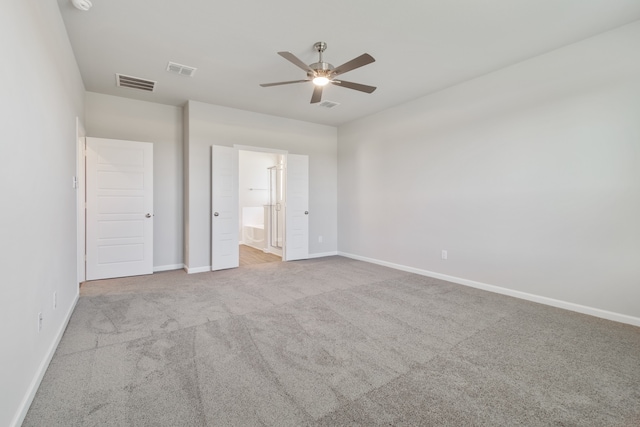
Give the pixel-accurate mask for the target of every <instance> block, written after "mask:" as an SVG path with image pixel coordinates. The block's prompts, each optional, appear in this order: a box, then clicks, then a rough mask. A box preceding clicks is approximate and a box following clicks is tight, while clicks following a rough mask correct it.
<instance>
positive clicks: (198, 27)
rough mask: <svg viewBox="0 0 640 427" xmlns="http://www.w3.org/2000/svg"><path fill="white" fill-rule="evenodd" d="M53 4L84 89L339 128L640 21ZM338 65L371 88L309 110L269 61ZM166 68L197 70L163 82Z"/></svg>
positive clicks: (587, 13)
mask: <svg viewBox="0 0 640 427" xmlns="http://www.w3.org/2000/svg"><path fill="white" fill-rule="evenodd" d="M92 2H93V8H92V9H91V10H89V11H88V12H82V11H79V10H77V9H75V8H74V7H73V6H72V5H71V3H70V1H69V0H58V3H59V6H60V10H61V12H62V17H63V19H64V22H65V25H66V27H67V31H68V33H69V38H70V40H71V44H72V46H73V49H74V52H75V55H76V58H77V60H78V64H79V67H80V72H81V73H82V78H83V80H84V84H85V87H86V89H87V90H88V91H92V92H98V93H104V94H110V95H116V96H121V97H126V98H133V99H139V100H145V101H151V102H157V103H162V104H170V105H182V104H184V102H185V101H186V100H189V99H191V100H196V101H201V102H206V103H210V104H217V105H223V106H227V107H233V108H240V109H243V110H249V111H255V112H260V113H265V114H271V115H276V116H282V117H288V118H292V119H298V120H304V121H309V122H314V123H321V124H327V125H333V126H339V125H341V124H343V123H346V122H349V121H352V120H354V119H357V118H359V117H363V116H366V115H369V114H372V113H375V112H378V111H381V110H384V109H386V108H389V107H391V106H394V105H397V104H400V103H403V102H406V101H408V100H411V99H414V98H418V97H420V96H423V95H426V94H429V93H432V92H435V91H438V90H441V89H443V88H446V87H448V86H451V85H454V84H457V83H460V82H462V81H465V80H469V79H472V78H474V77H477V76H480V75H482V74H485V73H488V72H491V71H494V70H497V69H500V68H503V67H506V66H509V65H510V64H514V63H517V62H520V61H522V60H525V59H527V58H531V57H533V56H537V55H540V54H543V53H545V52H549V51H551V50H554V49H557V48H559V47H562V46H565V45H567V44H570V43H573V42H576V41H579V40H582V39H584V38H587V37H590V36H593V35H596V34H598V33H601V32H604V31H607V30H610V29H613V28H615V27H618V26H621V25H624V24H627V23H630V22H632V21H635V20H638V19H640V1H638V0H446V1H445V0H398V1H394V2H392V1H383V0H346V1H345V0H340V1H338V0H323V1H322V2H316V3H314V2H307V1H300V0H270V1H265V0H247V1H224V2H222V1H212V0H92ZM317 41H325V42H327V43H328V48H327V51H326V52H325V55H324V59H325V61H327V62H330V63H332V64H333V65H334V66H338V65H340V64H342V63H344V62H346V61H348V60H350V59H352V58H354V57H356V56H358V55H360V54H362V53H364V52H367V53H369V54H371V55H372V56H373V57H374V58H375V59H376V62H375V63H373V64H370V65H367V66H365V67H363V68H360V69H357V70H354V71H351V72H349V73H347V74H345V75H344V79H345V80H349V81H354V82H358V83H364V84H368V85H372V86H377V87H378V90H377V91H375V92H374V93H373V94H370V95H369V94H365V93H361V92H357V91H353V90H349V89H345V88H340V87H336V86H329V87H328V88H326V89H325V93H324V96H323V100H331V101H335V102H338V103H340V104H341V105H339V106H338V107H335V108H332V109H326V108H321V107H318V106H315V105H311V104H309V100H310V98H311V93H312V84H311V83H303V84H295V85H287V86H276V87H270V88H262V87H260V86H259V84H260V83H267V82H275V81H283V80H298V79H304V78H306V76H305V73H304V71H302V70H301V69H299V68H297V67H296V66H294V65H293V64H291V63H290V62H288V61H286V60H285V59H283V58H281V57H280V56H278V55H277V54H276V52H278V51H290V52H292V53H294V54H295V55H297V56H298V57H299V58H300V59H302V60H303V61H304V62H306V63H312V62H316V61H317V53H316V52H315V51H314V50H313V44H314V43H315V42H317ZM169 61H173V62H177V63H180V64H185V65H189V66H193V67H196V68H197V69H198V70H197V72H196V73H195V75H194V77H185V76H180V75H174V74H170V73H168V72H167V71H165V70H166V67H167V63H168V62H169ZM115 73H121V74H126V75H130V76H135V77H141V78H145V79H149V80H156V81H157V82H158V84H157V89H156V91H155V92H153V93H148V92H142V91H136V90H133V89H125V88H119V87H116V84H115Z"/></svg>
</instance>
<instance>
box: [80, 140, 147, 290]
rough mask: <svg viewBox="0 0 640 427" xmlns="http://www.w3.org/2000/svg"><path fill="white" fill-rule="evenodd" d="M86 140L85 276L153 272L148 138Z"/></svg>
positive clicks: (129, 274)
mask: <svg viewBox="0 0 640 427" xmlns="http://www.w3.org/2000/svg"><path fill="white" fill-rule="evenodd" d="M86 145H87V158H86V191H87V207H86V208H87V216H86V217H87V240H86V249H87V269H86V274H87V280H96V279H105V278H111V277H124V276H137V275H142V274H151V273H153V144H151V143H148V142H134V141H119V140H113V139H100V138H87V139H86Z"/></svg>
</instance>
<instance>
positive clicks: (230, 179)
mask: <svg viewBox="0 0 640 427" xmlns="http://www.w3.org/2000/svg"><path fill="white" fill-rule="evenodd" d="M238 209H239V208H238V150H237V149H236V148H232V147H221V146H218V145H214V146H212V149H211V215H212V216H211V270H213V271H215V270H222V269H225V268H235V267H238V266H239V265H240V250H239V247H238V244H239V243H240V242H239V239H238V226H239V224H238Z"/></svg>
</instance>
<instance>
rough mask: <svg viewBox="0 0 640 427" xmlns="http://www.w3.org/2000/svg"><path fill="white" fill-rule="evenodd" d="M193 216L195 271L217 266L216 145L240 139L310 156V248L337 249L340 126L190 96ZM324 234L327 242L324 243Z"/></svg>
mask: <svg viewBox="0 0 640 427" xmlns="http://www.w3.org/2000/svg"><path fill="white" fill-rule="evenodd" d="M188 111H189V114H188V123H185V126H187V127H188V134H189V140H188V141H185V143H186V144H188V169H187V174H188V178H186V179H188V182H189V190H188V193H187V198H188V202H187V204H188V208H187V209H188V212H189V214H188V217H187V218H186V221H185V230H187V231H186V233H187V235H186V238H187V249H186V250H187V252H188V254H189V255H188V263H187V266H188V267H189V269H190V270H193V269H195V270H199V269H206V267H207V266H210V265H211V217H210V215H211V146H212V145H222V146H233V145H234V144H238V145H244V146H252V147H262V148H270V149H277V150H286V151H288V152H289V153H290V154H305V155H308V156H309V194H310V196H309V212H310V216H309V242H310V243H309V253H310V254H311V255H313V254H322V253H334V252H335V251H336V250H337V217H336V212H337V194H336V192H337V170H336V168H337V166H336V164H337V159H336V154H337V129H336V128H334V127H330V126H323V125H317V124H312V123H306V122H301V121H297V120H290V119H283V118H280V117H275V116H269V115H266V114H258V113H252V112H249V111H242V110H236V109H233V108H226V107H220V106H216V105H210V104H204V103H201V102H195V101H189V105H188ZM318 236H323V243H319V242H318Z"/></svg>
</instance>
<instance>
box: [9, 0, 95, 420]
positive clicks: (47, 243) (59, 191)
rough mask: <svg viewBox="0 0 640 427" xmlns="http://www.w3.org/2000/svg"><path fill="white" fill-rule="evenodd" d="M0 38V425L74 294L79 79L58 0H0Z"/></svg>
mask: <svg viewBox="0 0 640 427" xmlns="http://www.w3.org/2000/svg"><path fill="white" fill-rule="evenodd" d="M0 44H1V45H2V49H1V50H2V57H3V59H4V60H5V61H7V62H8V63H9V64H11V66H5V67H1V68H0V80H1V81H2V82H3V84H2V96H0V112H1V114H0V141H1V142H0V194H2V209H0V259H1V260H2V284H1V285H0V337H2V350H0V384H1V385H0V425H2V426H12V425H19V423H20V422H21V420H22V418H23V417H24V415H25V414H26V410H27V408H28V405H29V403H30V402H31V399H32V397H33V394H34V393H35V390H36V387H37V386H38V384H39V381H40V379H41V375H43V374H44V371H45V370H46V368H47V365H48V362H49V360H50V357H51V356H52V355H53V352H54V351H55V347H56V345H57V343H58V340H59V338H60V336H61V335H62V332H63V331H64V327H65V325H66V321H67V319H68V316H70V314H71V310H72V309H73V307H74V306H75V301H76V298H77V296H78V282H77V280H76V268H77V266H76V190H75V189H73V188H72V185H71V183H72V177H73V176H74V175H76V147H77V142H76V141H77V140H76V117H79V118H80V120H82V118H83V109H84V106H83V103H84V87H83V84H82V80H81V79H80V73H79V71H78V67H77V65H76V62H75V59H74V57H73V52H72V50H71V45H70V44H69V40H68V38H67V33H66V30H65V28H64V24H63V22H62V18H61V17H60V11H59V10H58V5H57V3H56V2H55V1H39V0H20V1H9V2H3V3H2V13H0ZM54 292H56V293H57V306H56V308H54V307H53V293H54ZM38 313H42V316H43V325H42V331H40V332H38V327H37V324H38V322H37V318H38V317H37V316H38Z"/></svg>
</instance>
